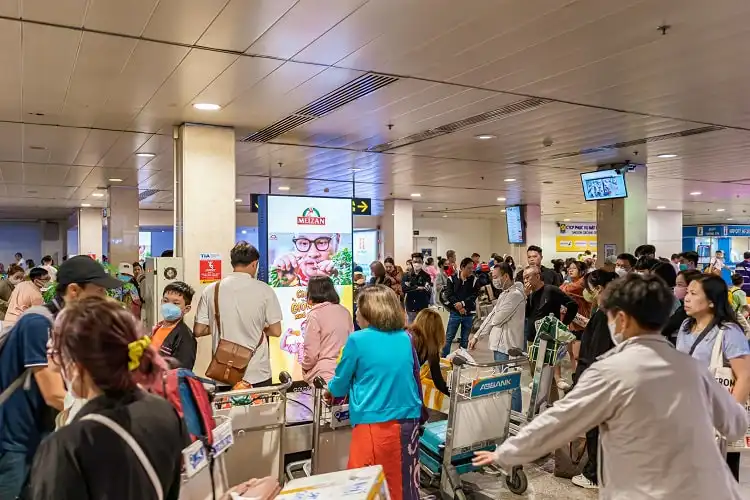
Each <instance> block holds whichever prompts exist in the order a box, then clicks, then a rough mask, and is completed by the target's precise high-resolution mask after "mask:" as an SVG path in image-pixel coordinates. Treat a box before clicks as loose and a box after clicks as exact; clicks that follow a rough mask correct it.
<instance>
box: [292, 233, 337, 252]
mask: <svg viewBox="0 0 750 500" xmlns="http://www.w3.org/2000/svg"><path fill="white" fill-rule="evenodd" d="M292 242H293V243H294V246H295V247H296V248H297V250H298V251H300V252H307V251H309V250H310V247H311V246H312V245H313V244H314V245H315V248H316V249H317V250H318V251H319V252H325V251H326V250H328V249H329V248H330V247H331V238H329V237H327V236H321V237H320V238H315V239H314V240H312V241H311V240H309V239H307V238H294V239H293V240H292Z"/></svg>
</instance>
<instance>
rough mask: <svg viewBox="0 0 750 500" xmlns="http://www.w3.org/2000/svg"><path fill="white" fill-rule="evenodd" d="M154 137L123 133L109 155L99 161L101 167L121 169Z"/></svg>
mask: <svg viewBox="0 0 750 500" xmlns="http://www.w3.org/2000/svg"><path fill="white" fill-rule="evenodd" d="M151 137H152V136H151V135H149V134H138V133H133V132H123V133H122V134H120V136H119V137H118V139H117V142H115V143H114V144H113V145H112V147H111V148H110V149H109V151H107V154H106V155H104V157H103V158H102V159H101V160H99V163H97V166H99V167H119V166H120V165H121V164H122V163H123V162H124V161H125V160H126V159H127V158H128V157H130V156H131V155H132V154H133V152H135V151H138V150H139V149H140V148H141V146H143V145H144V144H145V143H146V141H148V140H149V139H150V138H151Z"/></svg>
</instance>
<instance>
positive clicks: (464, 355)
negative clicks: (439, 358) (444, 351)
mask: <svg viewBox="0 0 750 500" xmlns="http://www.w3.org/2000/svg"><path fill="white" fill-rule="evenodd" d="M458 355H460V356H461V357H462V358H464V359H465V360H466V361H468V362H469V363H476V361H475V360H474V356H472V355H471V354H469V351H467V350H466V349H464V348H463V347H460V348H458V349H456V350H455V351H453V352H452V353H450V354H448V355H447V356H446V357H445V359H447V360H448V361H450V362H453V358H455V357H456V356H458Z"/></svg>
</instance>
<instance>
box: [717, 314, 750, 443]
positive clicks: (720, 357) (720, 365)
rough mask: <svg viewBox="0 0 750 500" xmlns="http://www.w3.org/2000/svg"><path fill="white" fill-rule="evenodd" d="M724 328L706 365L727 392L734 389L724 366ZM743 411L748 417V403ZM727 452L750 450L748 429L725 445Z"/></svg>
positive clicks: (749, 405)
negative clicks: (743, 435)
mask: <svg viewBox="0 0 750 500" xmlns="http://www.w3.org/2000/svg"><path fill="white" fill-rule="evenodd" d="M723 343H724V328H722V329H720V330H719V334H718V335H717V336H716V341H715V342H714V347H713V349H712V350H711V362H710V364H709V365H708V369H709V371H710V372H711V373H712V374H713V376H714V378H715V379H716V382H718V383H719V385H721V386H722V387H724V388H725V389H726V390H728V391H730V392H731V391H732V389H734V381H735V378H734V372H732V368H730V367H728V366H725V363H724V351H723ZM745 409H746V411H747V412H748V416H750V402H747V403H745ZM727 448H728V449H729V451H735V452H736V451H748V450H750V429H748V430H747V431H746V432H745V438H744V439H741V440H739V441H735V442H732V443H727Z"/></svg>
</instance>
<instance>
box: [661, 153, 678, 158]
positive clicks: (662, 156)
mask: <svg viewBox="0 0 750 500" xmlns="http://www.w3.org/2000/svg"><path fill="white" fill-rule="evenodd" d="M656 157H657V158H677V155H676V154H674V153H662V154H660V155H656Z"/></svg>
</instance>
